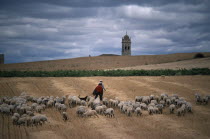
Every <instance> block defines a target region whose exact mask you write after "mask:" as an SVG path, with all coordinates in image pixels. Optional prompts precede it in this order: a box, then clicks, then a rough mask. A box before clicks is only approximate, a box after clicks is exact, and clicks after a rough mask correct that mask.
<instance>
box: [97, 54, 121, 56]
mask: <svg viewBox="0 0 210 139" xmlns="http://www.w3.org/2000/svg"><path fill="white" fill-rule="evenodd" d="M99 56H120V55H116V54H102V55H99Z"/></svg>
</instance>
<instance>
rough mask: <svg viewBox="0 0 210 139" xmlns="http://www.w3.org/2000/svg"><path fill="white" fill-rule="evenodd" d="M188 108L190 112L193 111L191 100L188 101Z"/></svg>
mask: <svg viewBox="0 0 210 139" xmlns="http://www.w3.org/2000/svg"><path fill="white" fill-rule="evenodd" d="M186 109H187V111H188V112H192V104H191V103H190V102H187V104H186Z"/></svg>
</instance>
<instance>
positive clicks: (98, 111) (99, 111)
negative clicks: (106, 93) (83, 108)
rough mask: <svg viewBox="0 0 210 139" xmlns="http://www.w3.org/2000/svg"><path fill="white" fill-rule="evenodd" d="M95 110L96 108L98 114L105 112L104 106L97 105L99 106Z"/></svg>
mask: <svg viewBox="0 0 210 139" xmlns="http://www.w3.org/2000/svg"><path fill="white" fill-rule="evenodd" d="M95 110H96V112H97V113H98V114H103V112H104V108H103V106H97V107H96V108H95Z"/></svg>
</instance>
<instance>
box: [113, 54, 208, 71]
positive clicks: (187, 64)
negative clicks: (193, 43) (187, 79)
mask: <svg viewBox="0 0 210 139" xmlns="http://www.w3.org/2000/svg"><path fill="white" fill-rule="evenodd" d="M192 68H209V69H210V58H209V57H208V58H199V59H190V60H182V61H177V62H169V63H162V64H150V65H141V66H133V67H126V68H117V69H122V70H141V69H144V70H156V69H174V70H176V69H192Z"/></svg>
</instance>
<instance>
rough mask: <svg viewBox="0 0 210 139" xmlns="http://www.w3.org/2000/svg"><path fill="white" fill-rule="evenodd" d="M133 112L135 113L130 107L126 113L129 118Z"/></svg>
mask: <svg viewBox="0 0 210 139" xmlns="http://www.w3.org/2000/svg"><path fill="white" fill-rule="evenodd" d="M132 111H133V108H132V107H130V106H128V109H127V112H126V114H127V116H131V113H132Z"/></svg>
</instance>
